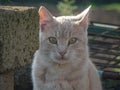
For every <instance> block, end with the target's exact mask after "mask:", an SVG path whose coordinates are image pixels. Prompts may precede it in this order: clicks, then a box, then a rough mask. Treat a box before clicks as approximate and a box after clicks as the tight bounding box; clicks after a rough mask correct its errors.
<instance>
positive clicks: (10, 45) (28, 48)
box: [0, 6, 39, 73]
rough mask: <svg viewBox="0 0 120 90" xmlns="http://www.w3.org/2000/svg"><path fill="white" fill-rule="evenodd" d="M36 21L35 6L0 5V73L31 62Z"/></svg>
mask: <svg viewBox="0 0 120 90" xmlns="http://www.w3.org/2000/svg"><path fill="white" fill-rule="evenodd" d="M38 21H39V19H38V13H37V9H36V8H33V7H17V6H14V7H13V6H12V7H11V6H0V73H3V72H5V71H7V70H11V69H14V68H16V67H20V66H24V65H27V64H30V63H31V59H32V57H33V54H34V52H35V50H36V49H37V48H38Z"/></svg>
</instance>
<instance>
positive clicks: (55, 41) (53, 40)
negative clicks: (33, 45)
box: [48, 37, 57, 44]
mask: <svg viewBox="0 0 120 90" xmlns="http://www.w3.org/2000/svg"><path fill="white" fill-rule="evenodd" d="M48 39H49V42H50V43H52V44H57V39H56V38H55V37H49V38H48Z"/></svg>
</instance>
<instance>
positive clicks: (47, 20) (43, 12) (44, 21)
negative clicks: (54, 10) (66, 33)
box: [38, 6, 53, 28]
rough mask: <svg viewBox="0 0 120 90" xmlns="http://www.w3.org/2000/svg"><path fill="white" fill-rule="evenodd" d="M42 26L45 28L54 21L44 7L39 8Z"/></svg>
mask: <svg viewBox="0 0 120 90" xmlns="http://www.w3.org/2000/svg"><path fill="white" fill-rule="evenodd" d="M38 13H39V17H40V26H41V27H42V28H43V27H44V26H45V25H46V24H47V23H50V22H51V21H52V20H53V16H52V14H51V13H50V12H49V11H48V10H47V9H46V8H45V7H44V6H41V7H40V8H39V11H38Z"/></svg>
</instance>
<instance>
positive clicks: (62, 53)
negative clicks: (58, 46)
mask: <svg viewBox="0 0 120 90" xmlns="http://www.w3.org/2000/svg"><path fill="white" fill-rule="evenodd" d="M65 53H66V51H65V50H64V51H60V52H59V54H60V56H61V57H62V58H63V57H64V55H65Z"/></svg>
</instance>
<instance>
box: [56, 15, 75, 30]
mask: <svg viewBox="0 0 120 90" xmlns="http://www.w3.org/2000/svg"><path fill="white" fill-rule="evenodd" d="M56 21H57V24H58V28H60V29H62V30H68V31H70V30H72V29H75V27H76V24H75V22H74V21H73V20H72V19H71V16H60V17H57V18H56Z"/></svg>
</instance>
